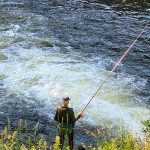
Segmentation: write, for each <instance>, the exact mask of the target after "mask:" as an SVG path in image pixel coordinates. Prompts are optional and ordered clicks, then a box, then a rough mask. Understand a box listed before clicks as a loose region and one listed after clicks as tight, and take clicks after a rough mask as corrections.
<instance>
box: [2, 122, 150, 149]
mask: <svg viewBox="0 0 150 150" xmlns="http://www.w3.org/2000/svg"><path fill="white" fill-rule="evenodd" d="M143 124H144V125H145V128H144V129H143V130H144V133H145V139H144V140H141V139H140V138H135V137H133V136H132V134H131V133H126V132H123V133H120V134H119V135H118V136H117V137H115V138H112V139H109V140H105V141H104V142H103V143H102V142H98V143H97V146H95V147H93V146H86V145H85V144H82V145H83V147H84V148H85V149H86V150H150V121H149V120H148V121H145V122H143ZM38 125H39V123H37V124H36V125H35V128H34V130H33V133H32V134H30V135H28V131H27V129H26V122H25V124H24V126H23V127H20V126H19V128H18V130H17V131H13V132H12V131H11V130H10V125H8V126H6V127H5V128H4V129H3V131H2V132H1V134H0V150H60V148H59V137H58V136H56V139H55V143H54V144H52V145H49V144H48V141H46V140H45V139H44V138H43V137H40V138H39V139H38V140H37V138H36V136H37V132H38ZM23 135H25V136H23ZM64 150H69V147H68V146H64Z"/></svg>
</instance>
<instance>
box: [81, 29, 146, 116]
mask: <svg viewBox="0 0 150 150" xmlns="http://www.w3.org/2000/svg"><path fill="white" fill-rule="evenodd" d="M146 27H147V26H146ZM146 27H145V28H144V29H143V30H142V31H141V33H140V34H139V35H138V36H137V37H136V39H135V40H134V41H133V43H132V44H131V45H130V46H129V48H128V49H127V50H126V51H125V53H124V54H123V55H122V56H121V58H120V59H119V61H118V62H117V63H116V65H115V66H114V67H113V68H112V70H111V71H110V72H109V74H108V76H107V77H106V79H105V80H104V81H103V82H102V84H101V85H100V87H99V88H98V89H97V90H96V92H95V93H94V94H93V96H92V97H91V99H90V100H89V102H88V103H87V104H86V106H85V107H84V108H83V110H82V111H81V113H83V112H84V111H85V109H86V108H87V107H88V105H89V104H90V102H91V101H92V100H93V98H94V97H95V96H96V94H97V93H98V92H99V90H100V89H101V88H102V87H103V85H104V84H105V82H106V81H107V80H108V79H109V78H110V76H111V75H112V73H113V72H114V70H115V69H116V68H117V66H118V65H119V64H120V63H121V61H122V60H123V58H124V57H125V56H126V55H127V53H129V51H130V50H131V48H132V47H133V45H134V44H135V43H136V41H137V40H138V38H139V37H140V36H141V35H142V33H143V32H144V31H145V29H146Z"/></svg>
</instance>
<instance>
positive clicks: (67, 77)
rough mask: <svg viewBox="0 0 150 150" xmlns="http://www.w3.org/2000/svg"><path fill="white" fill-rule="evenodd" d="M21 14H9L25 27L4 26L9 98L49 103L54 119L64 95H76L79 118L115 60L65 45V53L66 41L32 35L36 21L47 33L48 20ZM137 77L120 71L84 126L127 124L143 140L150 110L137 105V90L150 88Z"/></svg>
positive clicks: (2, 63)
mask: <svg viewBox="0 0 150 150" xmlns="http://www.w3.org/2000/svg"><path fill="white" fill-rule="evenodd" d="M18 12H19V11H18ZM18 12H17V14H15V13H14V12H13V14H11V13H12V12H9V13H10V14H11V15H12V16H13V17H16V19H17V18H19V19H21V20H25V21H24V23H23V24H20V23H18V24H17V23H16V22H15V23H13V22H12V23H10V24H7V25H5V26H2V25H0V79H1V81H2V82H3V88H5V89H7V93H8V94H13V95H16V96H19V97H22V98H24V97H28V98H31V99H32V98H35V99H36V100H37V101H38V102H39V103H42V104H44V106H45V107H44V108H43V109H42V111H43V112H45V113H46V114H47V115H48V116H49V117H53V116H54V114H51V113H49V112H51V111H50V110H52V109H55V108H56V106H57V105H58V104H59V102H60V99H61V97H62V96H69V97H71V103H70V105H71V107H73V108H74V110H75V113H76V114H77V113H79V112H80V111H81V110H82V109H83V107H84V106H85V105H86V104H87V102H88V101H89V99H90V98H91V96H92V95H93V94H94V92H95V90H97V88H98V86H100V84H101V83H102V81H103V80H105V78H106V77H107V75H108V71H107V70H106V68H105V66H104V65H103V64H104V63H106V62H110V61H112V60H111V59H110V58H108V59H103V56H101V58H97V57H93V58H87V57H84V56H82V55H81V53H79V52H75V51H74V50H73V49H72V48H71V47H70V46H69V44H68V43H64V45H66V47H65V50H67V52H65V53H64V52H63V47H62V48H61V47H59V46H56V45H55V43H61V41H59V40H58V39H57V38H53V37H50V38H45V37H42V36H41V37H40V36H38V35H37V34H35V33H33V32H32V31H33V30H34V29H35V26H32V23H33V22H36V23H37V26H36V30H37V31H42V30H46V27H47V26H46V25H45V24H44V22H46V21H47V18H44V17H43V16H39V15H34V14H30V13H29V14H23V13H22V12H20V14H19V13H18ZM9 13H8V14H6V15H10V14H9ZM3 15H4V14H3ZM6 15H5V17H6ZM41 22H42V23H41ZM50 36H51V35H50ZM43 43H49V45H50V44H51V45H53V47H50V46H45V45H44V44H43ZM95 60H96V61H95ZM136 78H137V77H136V76H134V75H129V74H127V73H125V72H122V73H117V74H116V73H114V76H113V77H111V78H110V79H109V80H108V81H107V83H106V84H105V85H104V86H103V88H102V91H101V92H99V93H98V94H97V96H96V97H95V98H94V99H93V101H92V102H91V103H90V105H89V106H88V107H87V109H86V110H85V116H84V118H82V119H81V120H80V121H79V123H87V124H88V125H91V126H96V125H105V124H109V125H112V126H114V125H119V126H120V127H122V126H125V127H126V128H127V129H129V130H130V131H131V132H133V133H135V134H138V135H139V136H142V128H143V126H142V123H141V121H142V120H146V119H149V116H150V110H148V109H147V108H146V107H145V105H142V104H141V106H139V105H136V99H138V97H137V95H136V94H135V92H134V90H135V89H136V88H137V86H139V87H140V86H144V85H145V84H146V81H145V80H144V79H143V80H141V81H142V82H139V83H135V80H136ZM137 101H138V100H137ZM31 103H32V101H31Z"/></svg>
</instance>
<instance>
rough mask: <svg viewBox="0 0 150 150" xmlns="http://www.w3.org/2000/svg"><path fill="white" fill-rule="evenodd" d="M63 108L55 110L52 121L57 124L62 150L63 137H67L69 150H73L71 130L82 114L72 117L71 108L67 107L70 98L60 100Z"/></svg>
mask: <svg viewBox="0 0 150 150" xmlns="http://www.w3.org/2000/svg"><path fill="white" fill-rule="evenodd" d="M62 101H63V106H62V107H60V108H57V111H56V114H55V117H54V119H55V120H56V121H57V122H58V132H59V137H60V147H61V149H62V148H63V144H64V140H65V135H67V137H68V140H69V146H70V150H73V128H74V125H75V122H76V121H77V120H78V119H79V118H80V117H82V116H83V113H80V114H79V115H78V116H77V117H75V115H74V111H73V108H70V107H68V105H69V101H70V98H69V97H64V98H62Z"/></svg>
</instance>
